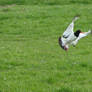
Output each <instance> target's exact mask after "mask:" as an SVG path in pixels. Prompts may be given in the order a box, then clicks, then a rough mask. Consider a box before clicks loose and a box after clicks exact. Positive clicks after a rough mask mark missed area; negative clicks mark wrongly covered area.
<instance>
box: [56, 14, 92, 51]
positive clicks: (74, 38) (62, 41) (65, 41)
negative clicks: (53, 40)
mask: <svg viewBox="0 0 92 92" xmlns="http://www.w3.org/2000/svg"><path fill="white" fill-rule="evenodd" d="M77 19H79V16H76V17H74V19H73V20H72V22H71V23H70V25H69V26H68V27H67V29H66V30H65V32H64V33H63V35H62V36H60V37H59V39H58V40H59V45H60V47H61V48H62V49H64V50H66V51H67V50H68V48H69V45H73V46H75V45H76V44H77V43H78V41H79V40H80V39H81V38H83V37H86V36H87V35H89V34H91V33H92V31H91V30H89V31H88V32H82V31H81V30H77V31H76V32H74V31H73V30H74V22H75V21H76V20H77Z"/></svg>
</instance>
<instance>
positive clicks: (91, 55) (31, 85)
mask: <svg viewBox="0 0 92 92" xmlns="http://www.w3.org/2000/svg"><path fill="white" fill-rule="evenodd" d="M76 14H80V15H81V17H80V19H79V20H78V21H76V23H75V30H77V29H81V30H82V31H84V32H85V31H88V30H89V29H92V5H91V4H86V5H85V4H80V5H79V4H70V5H52V6H50V5H39V6H38V5H8V6H0V92H91V91H92V35H89V36H88V37H86V38H84V39H82V40H80V41H79V43H78V44H77V46H76V47H75V48H74V47H72V46H71V47H70V48H69V51H68V52H65V51H64V50H62V49H61V48H60V47H59V45H58V37H59V36H60V35H61V34H62V33H63V32H64V30H65V29H66V27H67V26H68V24H69V23H70V22H71V20H72V18H73V17H74V16H75V15H76Z"/></svg>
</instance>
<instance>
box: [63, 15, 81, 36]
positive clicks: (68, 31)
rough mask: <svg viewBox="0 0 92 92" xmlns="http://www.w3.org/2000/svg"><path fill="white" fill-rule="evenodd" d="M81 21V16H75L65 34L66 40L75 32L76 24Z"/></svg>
mask: <svg viewBox="0 0 92 92" xmlns="http://www.w3.org/2000/svg"><path fill="white" fill-rule="evenodd" d="M77 19H79V16H75V17H74V18H73V20H72V22H71V23H70V24H69V26H68V27H67V28H66V30H65V32H64V33H63V37H64V38H68V37H69V36H70V35H71V34H72V33H74V32H73V29H74V22H75V21H76V20H77Z"/></svg>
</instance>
